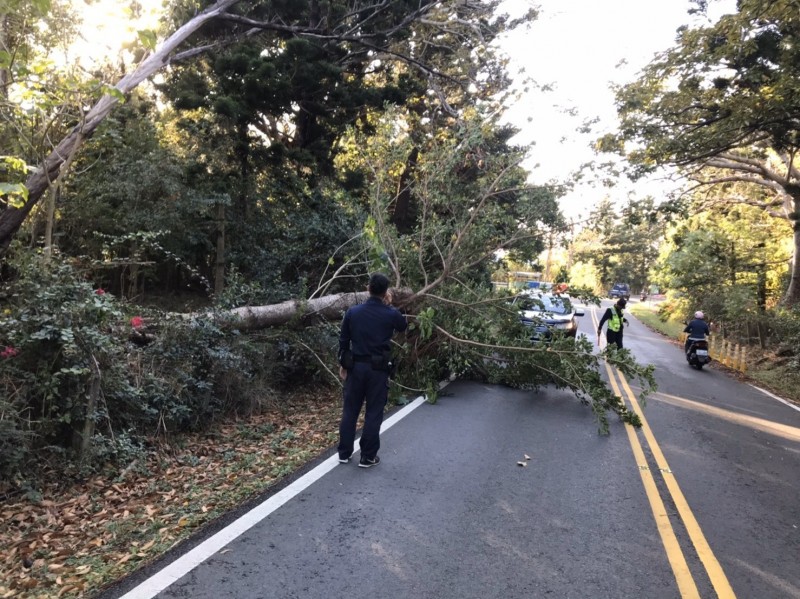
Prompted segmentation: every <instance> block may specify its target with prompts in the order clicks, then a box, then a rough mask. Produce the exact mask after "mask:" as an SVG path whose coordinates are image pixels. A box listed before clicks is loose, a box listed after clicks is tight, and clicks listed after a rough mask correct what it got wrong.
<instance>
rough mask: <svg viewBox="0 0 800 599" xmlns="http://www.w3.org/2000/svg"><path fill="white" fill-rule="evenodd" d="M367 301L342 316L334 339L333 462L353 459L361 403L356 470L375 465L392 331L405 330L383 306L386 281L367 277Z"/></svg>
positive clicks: (386, 304)
mask: <svg viewBox="0 0 800 599" xmlns="http://www.w3.org/2000/svg"><path fill="white" fill-rule="evenodd" d="M367 290H368V291H369V298H368V299H367V301H366V302H364V303H363V304H360V305H357V306H353V307H352V308H350V309H349V310H348V311H347V312H346V313H345V315H344V320H343V321H342V330H341V332H340V334H339V364H340V365H341V368H340V369H339V375H340V376H341V377H342V379H343V380H344V382H345V383H344V403H343V406H342V421H341V423H340V425H339V462H341V463H342V464H346V463H347V462H349V461H350V457H351V456H352V455H353V444H354V443H355V437H356V422H357V421H358V415H359V413H360V412H361V406H362V404H364V402H365V401H366V404H367V406H366V410H365V412H364V430H363V431H362V433H361V442H360V447H361V459H360V460H359V462H358V465H359V466H360V467H361V468H370V467H372V466H377V465H378V464H379V463H380V461H381V460H380V458H379V457H378V449H379V448H380V436H379V435H380V429H381V423H382V422H383V409H384V407H385V406H386V400H387V397H388V391H389V368H390V362H391V340H392V335H393V334H394V332H395V331H405V330H406V327H407V326H408V322H407V321H406V318H405V316H403V315H402V314H401V313H400V311H399V310H397V309H396V308H393V307H392V306H391V305H389V304H390V303H391V301H392V296H391V293H390V292H389V291H388V290H389V279H388V278H387V277H386V275H384V274H381V273H375V274H373V275H372V276H370V278H369V285H368V286H367Z"/></svg>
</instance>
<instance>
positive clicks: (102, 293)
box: [95, 287, 106, 295]
mask: <svg viewBox="0 0 800 599" xmlns="http://www.w3.org/2000/svg"><path fill="white" fill-rule="evenodd" d="M95 294H97V295H105V294H106V290H105V289H103V288H102V287H101V288H100V289H95Z"/></svg>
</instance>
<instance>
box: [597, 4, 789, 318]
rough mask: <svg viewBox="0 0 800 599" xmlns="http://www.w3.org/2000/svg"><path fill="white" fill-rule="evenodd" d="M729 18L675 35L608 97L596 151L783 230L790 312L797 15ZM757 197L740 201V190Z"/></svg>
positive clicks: (755, 12) (758, 11) (770, 12)
mask: <svg viewBox="0 0 800 599" xmlns="http://www.w3.org/2000/svg"><path fill="white" fill-rule="evenodd" d="M737 8H738V10H737V12H735V13H733V14H729V15H725V16H723V17H722V18H721V19H720V20H719V21H718V22H716V23H714V24H712V25H709V26H704V27H698V28H683V29H681V30H679V32H678V43H677V45H676V46H675V47H673V48H672V49H670V50H667V51H665V52H663V53H661V54H660V55H658V56H657V57H656V58H655V59H654V60H653V61H652V62H651V63H650V64H649V65H648V66H647V67H646V68H645V69H644V71H643V73H642V76H641V77H640V78H639V79H638V80H637V81H635V82H633V83H631V84H628V85H625V86H622V87H620V88H619V89H618V90H617V107H618V112H619V116H620V120H621V124H620V128H619V132H618V133H617V134H613V135H608V136H606V137H604V138H603V139H601V140H600V141H599V144H598V146H599V148H600V149H601V150H606V151H616V152H620V153H623V154H625V155H626V156H627V157H628V159H629V160H630V161H631V163H632V164H633V165H634V169H633V172H634V174H635V175H641V174H645V173H648V172H652V171H653V170H654V169H656V168H658V167H663V166H672V167H677V168H679V169H681V171H682V172H683V173H684V174H685V175H686V176H687V177H688V178H689V179H690V180H692V181H693V182H694V184H695V186H696V187H697V188H700V189H704V190H706V192H707V193H708V194H709V195H711V196H714V197H715V198H716V199H717V200H720V201H726V202H744V203H755V204H757V205H759V206H761V207H762V208H764V209H766V210H774V211H779V212H781V213H782V214H783V216H784V217H785V218H787V219H788V220H789V221H790V222H791V223H792V225H793V228H794V232H793V236H794V248H795V251H794V256H795V258H794V260H793V267H792V271H791V272H792V276H791V279H790V282H789V285H788V287H787V290H786V294H785V296H784V301H785V302H786V303H787V304H789V305H794V304H797V303H800V225H798V214H800V185H798V176H799V175H800V171H798V163H797V151H798V148H800V145H799V144H800V131H799V129H798V128H799V127H800V118H799V116H798V115H800V78H799V77H798V75H800V72H799V69H800V60H798V59H799V58H800V54H799V52H800V44H799V43H798V41H800V37H799V36H800V13H798V12H797V6H796V3H795V2H792V1H791V0H740V2H738V4H737ZM742 185H744V186H747V187H755V188H756V189H757V190H756V191H752V192H747V193H746V195H743V194H741V193H739V192H740V190H741V186H742Z"/></svg>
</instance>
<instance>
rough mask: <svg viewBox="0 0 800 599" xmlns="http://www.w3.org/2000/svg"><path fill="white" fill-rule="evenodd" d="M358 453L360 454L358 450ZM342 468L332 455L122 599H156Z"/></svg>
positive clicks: (388, 423)
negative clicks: (314, 485)
mask: <svg viewBox="0 0 800 599" xmlns="http://www.w3.org/2000/svg"><path fill="white" fill-rule="evenodd" d="M449 382H450V381H443V382H442V383H440V384H439V388H440V389H441V388H442V387H444V386H445V385H447V384H448V383H449ZM425 401H426V398H425V396H420V397H417V398H416V399H415V400H414V401H412V402H411V403H409V404H408V405H406V406H404V407H403V408H402V409H401V410H399V411H398V412H397V413H395V414H393V415H392V416H391V417H389V418H387V419H386V420H385V421H384V422H383V425H382V426H381V432H384V431H386V430H388V429H389V428H391V427H392V426H394V425H395V424H397V423H398V422H400V420H402V419H403V418H405V417H406V416H408V415H409V414H410V413H411V412H413V411H414V410H416V409H417V408H418V407H419V406H421V405H422V404H423V403H425ZM356 441H358V439H356ZM356 452H358V448H357V447H356ZM338 465H339V456H338V455H332V456H331V457H329V458H328V459H327V460H325V461H324V462H322V463H321V464H320V465H319V466H317V467H316V468H314V469H313V470H311V471H310V472H307V473H306V474H304V475H303V476H301V477H300V478H298V479H297V480H296V481H294V482H293V483H292V484H290V485H289V486H288V487H286V488H284V489H281V490H280V491H279V492H277V493H275V495H273V496H272V497H270V498H269V499H267V500H266V501H264V502H263V503H260V504H259V505H257V506H256V507H254V508H253V509H252V510H250V511H249V512H247V513H246V514H244V515H242V516H241V517H240V518H238V519H237V520H235V521H233V522H231V523H230V524H229V525H228V526H226V527H225V528H223V529H222V530H220V531H219V532H217V533H216V534H214V535H212V536H210V537H209V538H207V539H206V540H205V541H203V542H202V543H200V544H199V545H197V546H196V547H194V548H192V549H191V550H190V551H188V552H187V553H184V554H183V555H182V556H180V557H179V558H178V559H176V560H175V561H174V562H172V563H170V564H169V565H168V566H166V567H164V568H163V569H162V570H159V571H158V572H156V573H155V574H153V575H152V576H151V577H150V578H148V579H147V580H145V581H143V582H142V583H140V584H139V585H138V586H136V587H134V588H133V589H131V590H130V591H128V592H127V593H125V594H124V595H122V596H121V597H120V599H152V598H153V597H155V596H156V595H158V594H159V593H160V592H161V591H163V590H164V589H166V588H167V587H168V586H170V585H171V584H172V583H174V582H176V581H177V580H179V579H180V578H182V577H183V576H184V575H186V574H188V573H189V572H191V571H192V570H194V569H195V568H196V567H197V566H199V565H200V564H201V563H203V562H204V561H206V560H207V559H208V558H210V557H211V556H212V555H214V554H215V553H217V552H218V551H219V550H220V549H222V548H223V547H225V546H226V545H227V544H228V543H230V542H231V541H233V540H234V539H236V538H237V537H238V536H240V535H242V534H243V533H245V532H246V531H248V530H249V529H251V528H252V527H253V526H255V525H256V524H258V523H259V522H261V521H262V520H263V519H264V518H266V517H267V516H269V515H270V514H271V513H272V512H274V511H275V510H277V509H278V508H279V507H281V506H282V505H283V504H284V503H286V502H287V501H289V500H290V499H292V498H293V497H295V496H296V495H298V494H300V493H301V492H303V491H304V490H305V489H307V488H308V487H310V486H311V485H312V484H314V483H315V482H316V481H318V480H319V479H320V478H322V477H323V476H324V475H326V474H327V473H328V472H330V471H331V470H333V469H334V468H335V467H336V466H338Z"/></svg>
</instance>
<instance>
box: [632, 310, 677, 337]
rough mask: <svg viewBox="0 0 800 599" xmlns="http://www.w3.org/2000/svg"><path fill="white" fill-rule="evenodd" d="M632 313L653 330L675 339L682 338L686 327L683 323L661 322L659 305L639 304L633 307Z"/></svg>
mask: <svg viewBox="0 0 800 599" xmlns="http://www.w3.org/2000/svg"><path fill="white" fill-rule="evenodd" d="M630 312H631V314H633V315H634V316H635V317H636V318H638V319H639V320H641V321H642V322H643V323H644V324H645V325H647V326H648V327H650V328H651V329H653V330H656V331H658V332H659V333H661V334H662V335H666V336H667V337H672V338H674V339H678V338H679V337H680V335H681V333H682V332H683V327H684V326H685V325H684V324H683V323H682V322H677V321H674V320H668V321H666V322H664V321H663V320H661V318H659V316H658V304H651V303H647V302H639V303H637V304H632V305H631V307H630Z"/></svg>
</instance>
